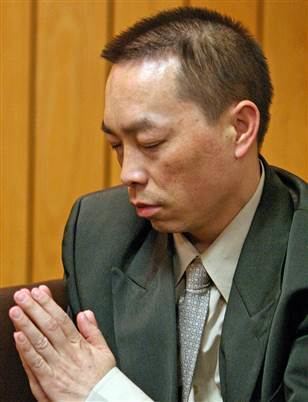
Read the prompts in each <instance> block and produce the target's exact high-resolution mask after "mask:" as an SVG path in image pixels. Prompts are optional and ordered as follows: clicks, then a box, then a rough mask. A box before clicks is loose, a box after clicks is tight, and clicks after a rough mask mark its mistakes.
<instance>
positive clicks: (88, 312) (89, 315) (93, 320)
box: [84, 310, 98, 327]
mask: <svg viewBox="0 0 308 402" xmlns="http://www.w3.org/2000/svg"><path fill="white" fill-rule="evenodd" d="M84 314H85V315H86V316H87V319H88V320H89V321H90V322H91V323H92V324H93V325H95V326H96V327H98V324H97V321H96V318H95V315H94V313H93V311H91V310H85V311H84Z"/></svg>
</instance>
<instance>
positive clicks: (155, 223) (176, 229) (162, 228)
mask: <svg viewBox="0 0 308 402" xmlns="http://www.w3.org/2000/svg"><path fill="white" fill-rule="evenodd" d="M151 225H152V227H153V229H155V230H157V231H158V232H161V233H182V232H185V231H186V230H185V229H186V228H185V227H184V225H183V224H180V223H179V222H170V221H161V220H158V219H157V220H155V219H153V220H151Z"/></svg>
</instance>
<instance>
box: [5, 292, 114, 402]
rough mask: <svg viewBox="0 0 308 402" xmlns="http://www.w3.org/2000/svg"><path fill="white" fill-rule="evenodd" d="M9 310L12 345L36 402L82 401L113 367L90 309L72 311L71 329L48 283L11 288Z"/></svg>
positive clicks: (107, 349) (105, 344) (111, 357)
mask: <svg viewBox="0 0 308 402" xmlns="http://www.w3.org/2000/svg"><path fill="white" fill-rule="evenodd" d="M14 300H15V302H16V304H17V306H14V307H12V308H11V309H10V312H9V315H10V318H11V320H12V321H13V323H14V326H15V328H16V331H17V332H15V334H14V338H15V342H16V347H17V350H18V352H19V354H20V357H21V360H22V362H23V365H24V367H25V370H26V373H27V375H28V378H29V381H30V386H31V389H32V392H33V394H34V396H35V397H36V398H37V399H38V400H39V401H40V402H43V401H44V402H45V401H56V402H60V401H70V402H71V401H72V400H73V401H74V402H78V401H84V400H85V399H86V398H87V396H88V395H89V393H90V391H91V389H92V388H93V386H94V385H95V384H96V383H97V382H98V381H99V380H100V379H101V378H102V377H103V376H104V375H106V374H107V373H108V371H109V370H111V369H112V368H113V367H115V359H114V356H113V355H112V353H111V351H110V349H109V348H108V345H107V343H106V341H105V340H104V338H103V336H102V334H101V332H100V331H99V329H98V328H97V324H96V320H95V317H94V314H93V313H92V312H91V311H85V312H81V313H79V314H78V316H77V326H78V329H79V331H80V333H79V332H78V330H77V329H76V327H75V326H74V324H73V323H72V321H71V320H70V318H69V317H68V316H67V314H66V313H65V312H64V311H63V310H62V309H61V307H59V306H58V305H57V304H56V303H55V301H54V300H53V299H52V297H51V295H50V292H49V290H48V288H46V287H43V286H40V287H39V288H34V289H32V291H31V292H30V291H29V290H27V289H22V290H20V291H18V292H16V293H15V295H14Z"/></svg>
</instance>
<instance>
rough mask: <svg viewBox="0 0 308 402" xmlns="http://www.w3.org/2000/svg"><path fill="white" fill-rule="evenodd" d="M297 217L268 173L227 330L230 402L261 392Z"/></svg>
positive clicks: (225, 386) (223, 371)
mask: <svg viewBox="0 0 308 402" xmlns="http://www.w3.org/2000/svg"><path fill="white" fill-rule="evenodd" d="M292 211H293V208H292V203H291V199H290V195H289V193H288V191H287V189H286V188H285V187H284V186H282V185H281V182H280V180H279V179H278V178H277V176H276V175H275V174H274V173H273V172H272V171H271V170H270V169H269V168H268V167H266V180H265V184H264V191H263V195H262V198H261V202H260V205H259V207H258V209H257V211H256V215H255V217H254V220H253V223H252V226H251V228H250V231H249V234H248V236H247V239H246V241H245V244H244V246H243V250H242V253H241V256H240V260H239V262H238V266H237V269H236V273H235V276H234V280H233V285H232V289H231V294H230V298H229V302H228V307H227V311H226V316H225V321H224V325H223V333H222V341H221V351H220V376H221V382H222V394H223V397H224V400H227V401H228V402H231V401H236V402H238V401H242V400H243V401H248V400H251V397H252V393H253V391H254V388H255V386H256V382H257V379H258V376H259V373H260V370H261V367H262V363H263V359H264V353H265V347H266V344H267V337H268V332H269V327H270V323H271V319H272V317H273V314H274V311H275V307H276V304H277V301H278V298H279V296H280V279H281V275H282V269H283V264H284V258H285V252H286V248H287V243H288V234H289V228H290V225H291V216H292ZM269 216H270V219H268V217H269Z"/></svg>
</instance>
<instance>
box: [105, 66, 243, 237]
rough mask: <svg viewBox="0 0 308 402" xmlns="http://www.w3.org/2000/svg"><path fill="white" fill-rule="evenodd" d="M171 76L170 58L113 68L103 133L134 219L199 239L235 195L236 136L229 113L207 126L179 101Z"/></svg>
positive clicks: (194, 108)
mask: <svg viewBox="0 0 308 402" xmlns="http://www.w3.org/2000/svg"><path fill="white" fill-rule="evenodd" d="M177 68H178V61H177V59H176V58H169V59H163V60H156V61H153V60H143V61H138V62H126V63H122V64H117V65H115V66H113V68H112V70H111V73H110V76H109V79H108V82H107V86H106V101H105V115H104V127H103V128H104V131H105V132H106V136H107V139H108V141H109V142H110V144H111V145H112V147H113V148H114V149H115V151H116V153H117V157H118V160H119V163H120V165H121V167H122V170H121V180H122V182H123V183H124V184H125V185H126V186H127V187H128V193H129V198H130V201H131V203H132V204H133V205H134V206H135V207H136V212H137V214H138V215H139V216H140V217H144V218H147V219H149V220H150V221H151V223H152V226H153V227H154V228H156V229H157V230H159V231H164V232H188V233H191V234H192V235H193V236H196V237H197V236H198V233H199V232H200V230H201V231H202V230H204V228H206V227H207V225H212V224H213V223H215V220H216V221H218V220H219V219H220V215H221V214H223V213H224V210H225V209H228V203H229V202H230V200H231V199H232V196H233V194H234V191H235V188H236V177H235V174H234V169H233V165H234V160H235V158H234V152H233V142H234V131H233V129H232V125H231V124H229V114H228V113H225V114H224V115H223V116H222V117H221V119H220V120H219V121H218V122H217V123H216V124H215V125H210V124H208V122H207V121H206V119H205V117H204V115H203V113H202V112H201V110H200V109H199V107H198V106H197V105H196V104H195V103H193V102H190V101H183V100H180V99H179V98H178V97H177V95H176V85H177V83H176V80H175V73H176V70H177ZM224 208H225V209H224Z"/></svg>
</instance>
